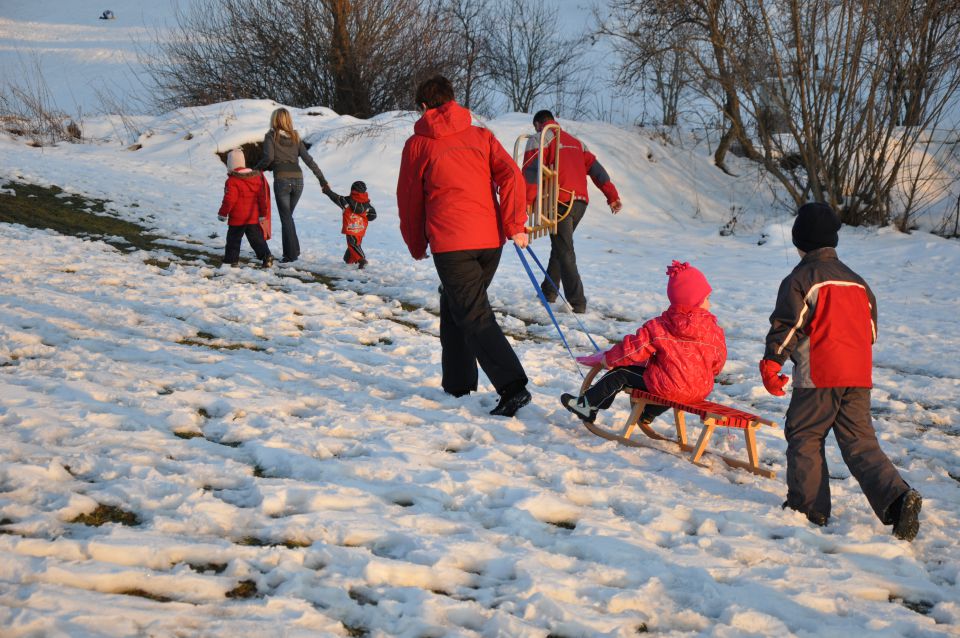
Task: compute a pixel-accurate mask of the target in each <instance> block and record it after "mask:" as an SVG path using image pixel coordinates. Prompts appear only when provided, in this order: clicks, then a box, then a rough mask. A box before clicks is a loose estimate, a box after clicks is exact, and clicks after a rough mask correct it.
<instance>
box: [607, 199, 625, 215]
mask: <svg viewBox="0 0 960 638" xmlns="http://www.w3.org/2000/svg"><path fill="white" fill-rule="evenodd" d="M621 208H623V203H622V202H621V201H620V200H619V199H617V200H614V201H612V202H610V212H611V213H613V214H614V215H616V214H617V213H619V212H620V209H621Z"/></svg>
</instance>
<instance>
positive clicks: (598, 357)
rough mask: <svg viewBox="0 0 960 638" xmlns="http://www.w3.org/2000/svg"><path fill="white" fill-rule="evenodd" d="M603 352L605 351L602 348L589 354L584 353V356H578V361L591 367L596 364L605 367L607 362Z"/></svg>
mask: <svg viewBox="0 0 960 638" xmlns="http://www.w3.org/2000/svg"><path fill="white" fill-rule="evenodd" d="M603 354H604V353H603V351H602V350H598V351H597V352H594V353H593V354H587V355H583V356H582V357H577V362H578V363H582V364H583V365H585V366H589V367H591V368H592V367H594V366H596V365H599V366H601V367H604V368H605V367H606V363H604V361H603Z"/></svg>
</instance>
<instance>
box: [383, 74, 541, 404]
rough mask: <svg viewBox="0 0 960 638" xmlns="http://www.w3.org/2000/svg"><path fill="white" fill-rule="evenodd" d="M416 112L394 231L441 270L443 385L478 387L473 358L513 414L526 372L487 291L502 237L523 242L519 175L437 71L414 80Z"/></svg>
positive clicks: (451, 390)
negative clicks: (417, 82) (417, 81)
mask: <svg viewBox="0 0 960 638" xmlns="http://www.w3.org/2000/svg"><path fill="white" fill-rule="evenodd" d="M415 102H416V105H417V109H418V110H419V111H420V113H421V116H420V119H419V120H417V122H416V124H414V125H413V135H412V136H411V137H410V138H409V139H408V140H407V143H406V144H405V145H404V147H403V155H402V159H401V161H400V177H399V179H398V180H397V208H398V210H399V213H400V233H401V234H402V235H403V241H404V242H406V244H407V248H408V249H409V250H410V255H412V256H413V258H414V259H426V257H427V247H428V246H429V248H430V249H431V251H432V252H433V264H434V266H435V267H436V269H437V275H438V276H439V277H440V347H441V348H442V350H443V353H442V359H441V361H442V366H443V380H442V382H441V384H442V386H443V390H444V391H445V392H447V393H448V394H452V395H454V396H457V397H459V396H463V395H465V394H470V393H471V392H473V391H474V390H476V389H477V363H479V364H480V367H481V368H483V371H484V373H485V374H486V375H487V378H489V379H490V382H491V383H493V387H494V388H495V389H496V391H497V394H498V395H500V401H499V402H498V403H497V407H495V408H494V409H493V410H492V411H491V412H490V414H494V415H500V416H508V417H509V416H513V415H514V414H516V412H517V410H519V409H520V408H522V407H523V406H525V405H526V404H527V403H529V402H530V392H528V391H527V375H526V373H525V372H524V371H523V366H522V365H521V364H520V360H519V359H518V358H517V354H516V353H515V352H514V351H513V348H511V347H510V342H509V341H507V338H506V336H505V335H504V334H503V331H502V330H501V329H500V326H499V325H498V324H497V319H496V317H495V316H494V314H493V308H491V307H490V299H489V298H488V297H487V288H488V287H489V286H490V282H491V281H493V276H494V275H495V274H496V272H497V266H498V265H499V263H500V255H501V253H502V252H503V244H504V241H505V239H506V237H509V238H510V239H512V240H513V242H514V243H515V244H516V245H517V246H518V247H520V248H524V247H526V245H527V241H528V240H529V237H528V235H527V232H526V228H525V223H526V219H527V218H526V215H525V214H524V210H523V176H522V175H521V174H520V169H519V168H517V165H516V163H515V162H514V161H513V158H511V157H510V155H509V154H508V153H507V152H506V151H505V150H504V149H503V146H501V145H500V142H498V141H497V138H496V137H494V135H493V133H491V132H490V130H489V129H485V128H481V127H479V126H473V116H472V115H471V113H470V111H469V110H468V109H465V108H463V107H462V106H460V105H459V104H457V102H456V100H454V97H453V85H452V84H450V80H448V79H447V78H445V77H443V76H440V75H438V76H435V77H433V78H430V79H429V80H426V81H425V82H423V83H421V84H420V86H419V87H417V93H416V97H415Z"/></svg>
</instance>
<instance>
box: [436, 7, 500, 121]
mask: <svg viewBox="0 0 960 638" xmlns="http://www.w3.org/2000/svg"><path fill="white" fill-rule="evenodd" d="M443 12H444V17H445V18H446V19H445V20H444V22H445V24H446V25H447V26H448V28H449V32H448V33H447V34H445V35H447V36H448V37H450V38H451V40H452V41H453V42H454V43H456V49H455V51H454V61H453V69H454V71H453V75H452V76H451V78H450V79H451V80H453V83H454V86H456V87H457V89H458V95H459V100H460V103H461V104H463V106H465V107H467V108H468V109H470V110H472V111H474V112H479V113H486V114H490V112H491V110H492V108H493V96H492V91H493V90H492V88H491V84H490V79H491V73H490V72H491V65H490V60H489V57H490V34H491V33H492V31H493V13H492V5H491V2H490V0H446V1H445V2H444V3H443Z"/></svg>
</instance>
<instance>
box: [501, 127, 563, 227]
mask: <svg viewBox="0 0 960 638" xmlns="http://www.w3.org/2000/svg"><path fill="white" fill-rule="evenodd" d="M531 137H533V136H532V135H521V136H520V137H518V138H517V141H516V142H514V145H513V159H514V160H515V161H516V162H517V166H520V167H521V170H522V169H523V168H524V163H523V155H524V151H525V150H526V142H527V140H528V139H529V138H531ZM559 137H560V125H559V124H557V123H556V122H554V123H552V124H547V125H546V126H544V127H543V128H542V129H541V130H540V133H539V138H538V142H539V144H538V152H537V155H536V156H535V157H536V161H537V197H536V199H535V200H534V201H533V206H532V207H531V208H530V209H528V210H527V234H529V235H530V239H531V240H533V239H536V238H537V237H543V236H545V235H556V234H557V224H558V223H560V221H561V220H562V219H563V218H564V217H566V216H567V215H568V214H569V213H570V207H571V206H572V204H573V200H572V199H571V200H570V201H569V202H568V203H566V204H561V203H560V190H561V189H560V181H559V179H560V177H559V176H560V143H559V141H558V142H557V143H556V144H554V145H553V156H552V157H550V158H547V157H545V153H546V152H547V151H548V150H549V146H550V144H551V142H552V140H553V139H558V140H559ZM561 209H564V210H561Z"/></svg>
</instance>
